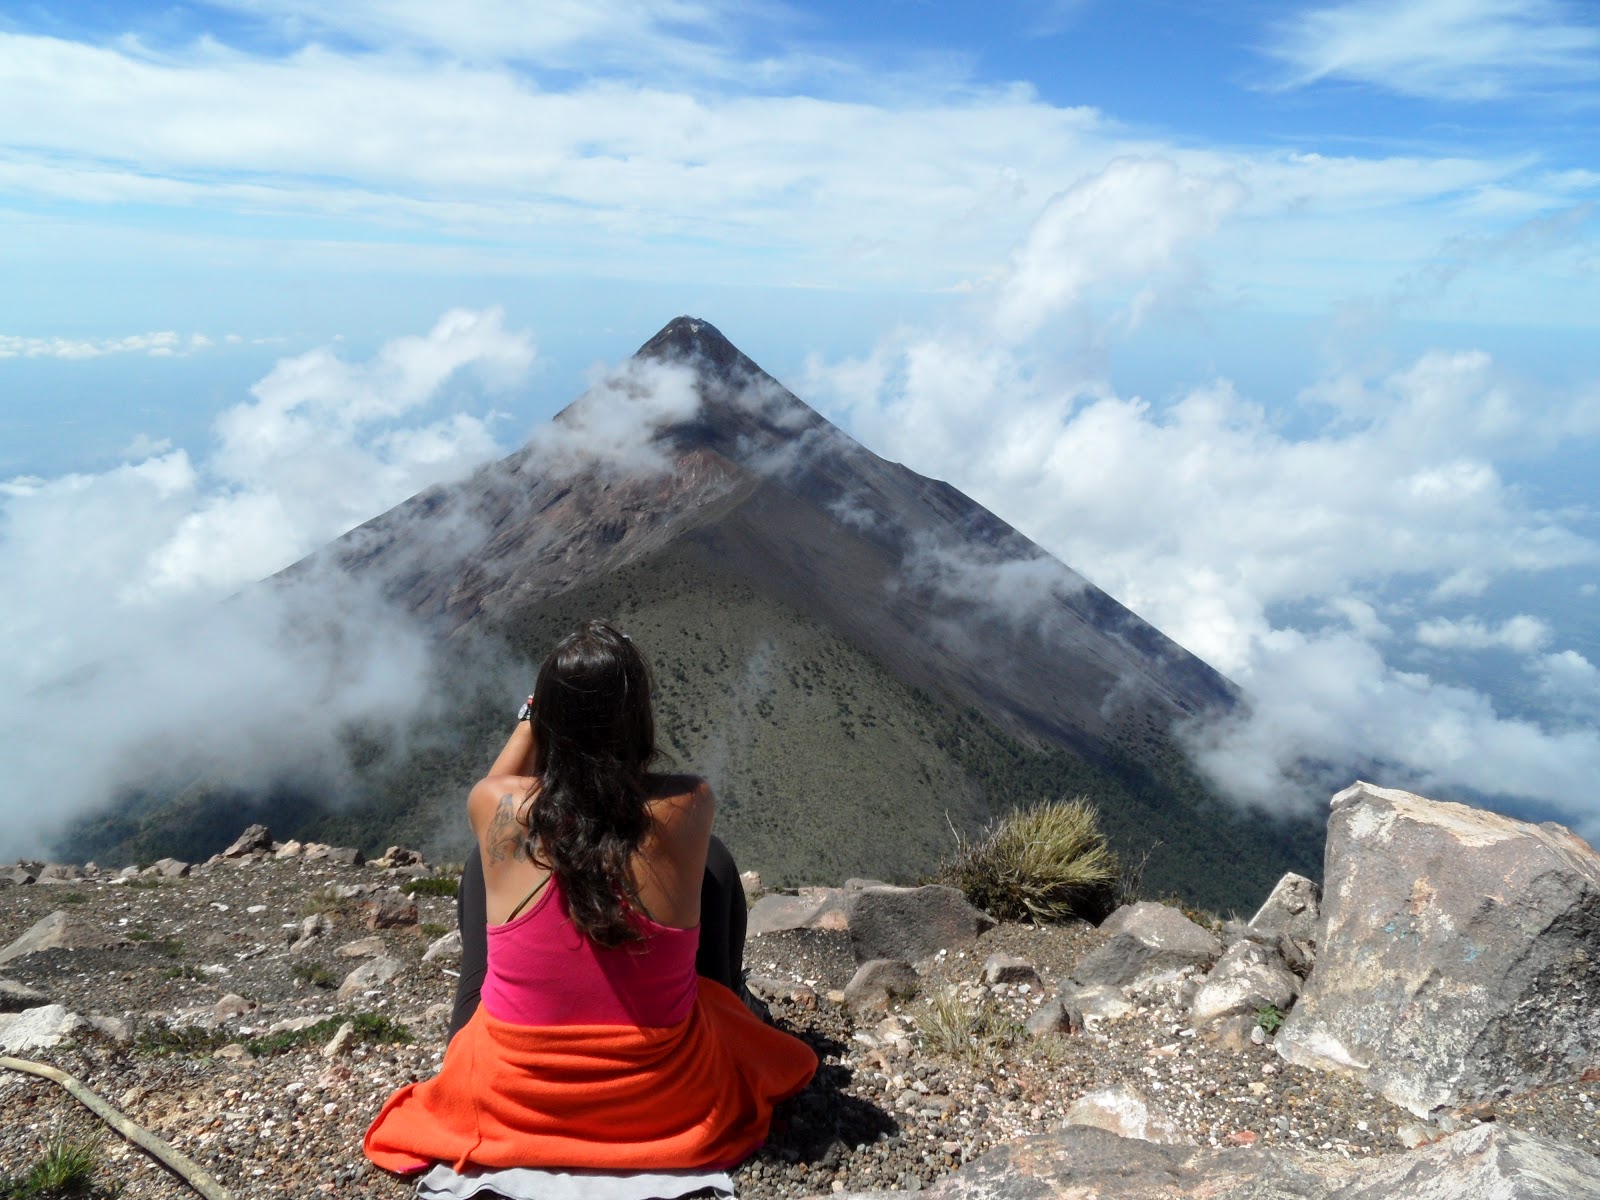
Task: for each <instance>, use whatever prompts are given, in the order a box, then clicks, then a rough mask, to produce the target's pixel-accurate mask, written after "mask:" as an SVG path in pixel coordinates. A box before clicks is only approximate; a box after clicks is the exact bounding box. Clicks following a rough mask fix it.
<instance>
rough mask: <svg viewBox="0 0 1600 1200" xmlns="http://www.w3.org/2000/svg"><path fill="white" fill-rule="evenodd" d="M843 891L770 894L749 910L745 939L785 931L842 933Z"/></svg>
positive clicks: (815, 889)
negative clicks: (835, 931) (804, 930)
mask: <svg viewBox="0 0 1600 1200" xmlns="http://www.w3.org/2000/svg"><path fill="white" fill-rule="evenodd" d="M844 897H845V892H844V889H843V888H820V887H808V888H801V889H800V891H799V893H798V894H797V895H793V896H790V895H785V894H784V893H782V892H771V893H768V894H767V895H765V896H762V897H760V898H759V899H758V900H757V901H756V902H755V903H754V904H752V905H751V906H750V915H749V918H748V920H747V922H746V925H745V936H746V937H760V936H762V935H763V934H768V933H779V932H782V931H783V930H786V929H843V928H844V927H845V924H846V918H845V900H844Z"/></svg>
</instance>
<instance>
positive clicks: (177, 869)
mask: <svg viewBox="0 0 1600 1200" xmlns="http://www.w3.org/2000/svg"><path fill="white" fill-rule="evenodd" d="M189 871H190V866H189V864H188V863H186V862H183V861H181V860H180V859H176V858H158V859H156V861H155V862H153V863H151V864H150V869H149V871H148V872H147V874H150V875H159V876H161V877H162V878H163V879H183V878H185V877H187V876H188V874H189Z"/></svg>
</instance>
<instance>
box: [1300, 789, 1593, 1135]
mask: <svg viewBox="0 0 1600 1200" xmlns="http://www.w3.org/2000/svg"><path fill="white" fill-rule="evenodd" d="M1324 875H1325V878H1326V882H1327V886H1326V888H1325V890H1324V894H1323V915H1324V928H1323V937H1322V944H1321V946H1320V947H1319V950H1318V955H1317V965H1316V969H1315V970H1313V971H1312V973H1311V978H1310V980H1309V981H1308V982H1307V984H1306V987H1305V991H1304V993H1303V994H1302V995H1301V997H1300V1001H1299V1003H1298V1004H1297V1005H1296V1007H1295V1009H1294V1011H1293V1012H1292V1013H1291V1014H1290V1015H1289V1019H1288V1020H1287V1021H1286V1022H1285V1023H1284V1026H1283V1029H1282V1030H1281V1031H1280V1032H1279V1034H1278V1038H1277V1042H1276V1046H1277V1050H1278V1053H1279V1054H1280V1055H1281V1056H1282V1057H1283V1058H1285V1059H1287V1060H1288V1061H1289V1062H1292V1063H1298V1064H1300V1065H1302V1066H1309V1067H1317V1068H1320V1069H1324V1070H1333V1071H1342V1072H1347V1073H1351V1074H1354V1075H1357V1076H1360V1077H1362V1078H1364V1080H1365V1081H1366V1083H1367V1085H1368V1086H1369V1087H1372V1088H1373V1089H1374V1090H1377V1091H1379V1092H1381V1093H1382V1094H1383V1095H1384V1096H1386V1097H1387V1098H1388V1099H1389V1100H1391V1101H1393V1102H1394V1103H1396V1104H1399V1105H1401V1106H1402V1107H1404V1108H1406V1109H1409V1110H1410V1111H1411V1112H1413V1113H1415V1114H1416V1115H1418V1116H1428V1115H1430V1114H1432V1113H1434V1112H1436V1111H1438V1110H1439V1109H1441V1108H1444V1107H1447V1106H1450V1107H1454V1106H1459V1105H1463V1104H1470V1103H1474V1102H1478V1101H1482V1100H1486V1099H1489V1098H1492V1097H1494V1096H1497V1095H1504V1094H1507V1093H1514V1092H1523V1091H1527V1090H1529V1089H1531V1088H1534V1087H1538V1086H1541V1085H1544V1084H1548V1083H1553V1082H1556V1081H1559V1080H1563V1079H1570V1078H1575V1077H1577V1076H1578V1075H1580V1074H1582V1073H1583V1071H1584V1070H1585V1069H1587V1068H1590V1067H1593V1066H1594V1065H1595V1064H1596V1063H1600V1003H1596V997H1597V996H1600V855H1596V854H1595V852H1594V850H1592V849H1591V848H1590V847H1589V846H1588V845H1587V844H1586V843H1585V842H1584V841H1583V840H1582V839H1580V838H1578V837H1577V836H1575V835H1574V834H1572V833H1571V832H1569V831H1568V830H1566V829H1563V828H1562V827H1560V826H1559V825H1530V824H1527V823H1525V822H1522V821H1514V820H1512V819H1511V818H1509V817H1502V816H1498V815H1496V814H1494V813H1489V812H1484V811H1482V810H1479V809H1475V808H1469V807H1467V806H1465V805H1461V804H1444V803H1439V802H1436V801H1432V800H1426V799H1424V798H1422V797H1421V796H1414V795H1412V794H1411V793H1409V792H1401V791H1393V790H1389V789H1384V788H1376V787H1373V786H1371V785H1370V784H1365V783H1357V784H1356V785H1354V786H1353V787H1350V788H1347V789H1346V790H1344V791H1343V792H1340V793H1339V794H1338V795H1337V796H1335V797H1334V798H1333V812H1332V816H1331V817H1330V818H1329V821H1328V846H1327V860H1326V866H1325V869H1324Z"/></svg>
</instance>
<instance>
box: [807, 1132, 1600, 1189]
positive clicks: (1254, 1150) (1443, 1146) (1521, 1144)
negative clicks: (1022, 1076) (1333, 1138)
mask: <svg viewBox="0 0 1600 1200" xmlns="http://www.w3.org/2000/svg"><path fill="white" fill-rule="evenodd" d="M902 1194H903V1193H898V1192H877V1193H873V1192H859V1193H853V1194H852V1193H848V1192H846V1193H842V1194H839V1195H838V1196H837V1197H833V1198H830V1200H866V1197H886V1198H887V1197H894V1196H899V1195H902ZM924 1195H925V1196H927V1197H929V1198H930V1200H1051V1198H1055V1200H1090V1198H1092V1197H1101V1198H1103V1200H1221V1198H1223V1197H1228V1198H1230V1200H1600V1173H1597V1172H1596V1170H1595V1159H1594V1156H1593V1155H1591V1154H1588V1153H1587V1152H1585V1151H1583V1150H1580V1149H1578V1148H1577V1147H1576V1146H1571V1145H1568V1144H1566V1143H1563V1142H1557V1141H1552V1140H1551V1139H1548V1138H1542V1137H1536V1136H1534V1135H1533V1134H1527V1133H1519V1132H1516V1131H1515V1130H1509V1129H1505V1128H1502V1127H1501V1126H1499V1125H1494V1124H1491V1125H1479V1126H1476V1127H1475V1128H1473V1129H1469V1130H1465V1131H1463V1132H1461V1133H1458V1134H1455V1135H1454V1136H1452V1137H1448V1138H1444V1139H1442V1140H1441V1141H1438V1142H1435V1143H1433V1144H1432V1145H1431V1146H1427V1147H1425V1148H1423V1149H1421V1150H1415V1151H1410V1152H1406V1153H1398V1154H1391V1155H1386V1156H1384V1157H1382V1158H1376V1159H1356V1160H1352V1159H1347V1158H1345V1157H1343V1156H1342V1155H1337V1154H1318V1153H1315V1152H1312V1151H1309V1150H1300V1149H1291V1148H1288V1147H1279V1146H1250V1147H1245V1148H1241V1149H1214V1148H1205V1149H1199V1150H1197V1149H1195V1148H1193V1147H1190V1146H1168V1145H1159V1144H1157V1143H1154V1142H1147V1141H1139V1140H1136V1139H1133V1138H1122V1137H1118V1136H1117V1135H1116V1134H1114V1133H1110V1132H1107V1131H1106V1130H1103V1129H1096V1128H1092V1127H1089V1126H1082V1125H1069V1126H1068V1127H1066V1128H1065V1129H1062V1130H1060V1131H1058V1132H1056V1133H1046V1134H1042V1135H1040V1136H1038V1137H1030V1138H1022V1139H1020V1140H1018V1141H1015V1142H1009V1143H1006V1144H1004V1145H1001V1146H996V1147H995V1148H994V1149H993V1150H990V1151H989V1152H988V1153H987V1154H983V1155H980V1156H979V1157H977V1158H975V1159H973V1160H972V1162H970V1163H968V1164H967V1165H966V1166H964V1167H962V1168H961V1169H960V1170H958V1171H956V1172H954V1173H953V1174H951V1175H948V1176H946V1177H945V1178H944V1179H941V1180H940V1181H939V1182H937V1183H936V1184H934V1185H933V1187H931V1188H930V1189H928V1191H927V1192H925V1193H924Z"/></svg>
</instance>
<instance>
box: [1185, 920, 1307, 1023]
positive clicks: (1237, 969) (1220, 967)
mask: <svg viewBox="0 0 1600 1200" xmlns="http://www.w3.org/2000/svg"><path fill="white" fill-rule="evenodd" d="M1299 991H1300V980H1299V979H1298V978H1297V977H1296V976H1295V974H1294V972H1293V971H1291V970H1289V968H1288V966H1287V965H1286V964H1285V963H1284V961H1283V958H1282V956H1281V955H1279V954H1278V953H1277V951H1276V950H1275V949H1271V948H1269V947H1267V946H1263V945H1261V944H1260V943H1258V942H1250V941H1242V942H1235V943H1234V944H1233V945H1232V946H1230V947H1229V948H1228V949H1227V951H1225V952H1224V953H1223V955H1222V957H1221V958H1220V959H1218V960H1217V965H1216V966H1215V967H1213V968H1212V969H1211V974H1210V975H1208V976H1206V980H1205V982H1204V983H1202V984H1201V985H1200V988H1199V990H1197V991H1196V992H1195V994H1194V999H1193V1001H1191V1002H1190V1005H1189V1014H1190V1016H1191V1017H1192V1018H1193V1019H1194V1023H1195V1025H1197V1026H1202V1025H1209V1024H1210V1023H1211V1022H1213V1021H1219V1020H1221V1019H1223V1018H1224V1017H1238V1016H1247V1017H1254V1016H1255V1015H1256V1014H1257V1013H1258V1012H1260V1011H1261V1010H1262V1009H1263V1008H1266V1007H1268V1006H1269V1005H1270V1006H1271V1007H1273V1008H1275V1009H1277V1010H1278V1011H1279V1012H1288V1011H1289V1008H1290V1006H1291V1005H1292V1004H1294V998H1295V996H1296V995H1298V994H1299Z"/></svg>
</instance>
